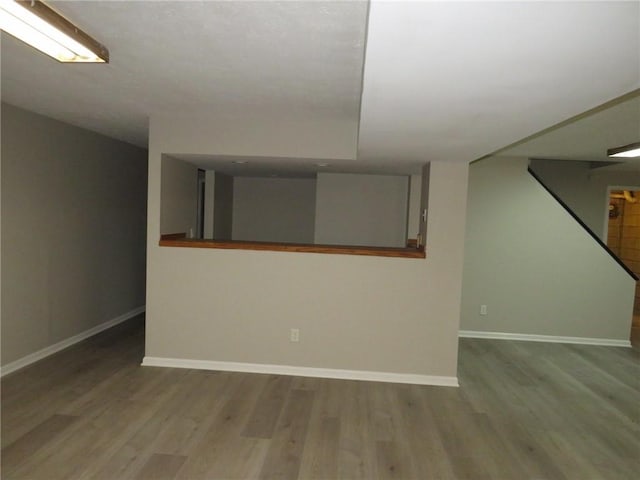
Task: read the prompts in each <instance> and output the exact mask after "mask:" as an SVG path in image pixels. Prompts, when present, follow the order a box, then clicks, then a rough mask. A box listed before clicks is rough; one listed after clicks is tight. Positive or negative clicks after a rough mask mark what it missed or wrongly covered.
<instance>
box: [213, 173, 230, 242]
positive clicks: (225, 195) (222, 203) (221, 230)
mask: <svg viewBox="0 0 640 480" xmlns="http://www.w3.org/2000/svg"><path fill="white" fill-rule="evenodd" d="M215 175H216V178H215V194H214V198H215V200H214V207H213V212H214V213H213V238H215V239H216V240H231V238H232V235H233V233H232V232H233V183H234V181H233V177H231V176H229V175H225V174H223V173H220V172H216V174H215Z"/></svg>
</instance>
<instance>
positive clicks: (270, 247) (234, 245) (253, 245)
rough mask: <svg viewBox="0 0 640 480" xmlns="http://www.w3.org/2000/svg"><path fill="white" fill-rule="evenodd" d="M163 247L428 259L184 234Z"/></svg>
mask: <svg viewBox="0 0 640 480" xmlns="http://www.w3.org/2000/svg"><path fill="white" fill-rule="evenodd" d="M159 245H160V246H161V247H183V248H185V247H186V248H221V249H227V250H262V251H270V252H303V253H332V254H339V255H368V256H372V257H396V258H425V257H426V254H425V250H424V247H420V248H411V247H407V248H393V247H358V246H353V247H352V246H348V245H344V246H343V245H339V246H338V245H310V244H300V243H271V242H244V241H238V240H203V239H199V238H186V235H185V234H184V233H170V234H164V235H161V236H160V242H159Z"/></svg>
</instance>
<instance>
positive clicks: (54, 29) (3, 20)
mask: <svg viewBox="0 0 640 480" xmlns="http://www.w3.org/2000/svg"><path fill="white" fill-rule="evenodd" d="M0 30H3V31H5V32H7V33H8V34H10V35H13V36H14V37H16V38H17V39H19V40H22V41H23V42H25V43H27V44H29V45H31V46H32V47H34V48H36V49H38V50H40V51H41V52H42V53H45V54H47V55H49V56H50V57H53V58H55V59H56V60H58V61H59V62H64V63H109V50H107V48H106V47H105V46H104V45H102V44H100V43H98V42H97V41H96V40H95V39H93V38H92V37H90V36H89V35H88V34H86V33H85V32H83V31H82V30H80V29H79V28H78V27H76V26H75V25H74V24H73V23H71V22H70V21H69V20H67V19H66V18H64V17H63V16H62V15H60V14H59V13H58V12H56V11H55V10H52V9H51V8H50V7H48V6H47V5H45V4H44V3H43V2H41V1H40V0H27V1H25V0H15V1H14V0H0Z"/></svg>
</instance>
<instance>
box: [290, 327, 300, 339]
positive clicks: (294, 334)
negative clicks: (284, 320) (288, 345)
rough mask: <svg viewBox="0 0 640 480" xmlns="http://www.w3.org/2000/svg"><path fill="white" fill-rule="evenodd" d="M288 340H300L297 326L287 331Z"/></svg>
mask: <svg viewBox="0 0 640 480" xmlns="http://www.w3.org/2000/svg"><path fill="white" fill-rule="evenodd" d="M289 341H291V342H299V341H300V330H299V329H297V328H292V329H291V331H290V332H289Z"/></svg>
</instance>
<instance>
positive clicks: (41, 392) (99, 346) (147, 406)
mask: <svg viewBox="0 0 640 480" xmlns="http://www.w3.org/2000/svg"><path fill="white" fill-rule="evenodd" d="M143 349H144V325H143V318H139V319H137V320H132V321H130V322H126V323H125V324H122V325H119V326H117V327H116V328H114V329H111V330H108V331H105V332H103V333H101V334H99V335H97V336H95V337H93V338H91V339H89V340H87V341H85V342H82V343H80V344H78V345H75V346H74V347H71V348H69V349H67V350H65V351H62V352H60V353H58V354H56V355H54V356H52V357H49V358H48V359H45V360H43V361H41V362H38V363H37V364H34V365H32V366H30V367H28V368H25V369H23V370H22V371H19V372H16V373H14V374H11V375H9V376H7V377H6V378H3V379H2V412H1V413H2V447H3V448H2V451H1V452H2V459H1V460H2V478H3V479H29V480H56V479H65V480H74V479H92V480H114V479H117V480H136V479H151V478H153V479H171V480H178V479H184V480H198V479H200V480H231V479H238V480H244V479H292V480H334V479H335V480H337V479H345V480H346V479H348V480H360V479H362V480H365V479H366V480H371V479H403V480H413V479H415V480H463V479H464V480H481V479H491V480H494V479H495V480H522V479H549V480H565V479H566V480H600V479H603V480H631V479H633V480H635V479H636V478H637V476H638V472H639V471H640V354H639V352H640V350H639V349H638V347H637V346H636V347H635V348H633V349H628V348H609V347H592V346H584V345H560V344H544V343H527V342H511V341H500V340H474V339H462V340H461V341H460V349H459V380H460V385H461V386H460V388H448V387H429V386H418V385H398V384H388V383H375V382H357V381H343V380H329V379H320V378H302V377H288V376H278V375H257V374H245V373H232V372H206V371H199V370H187V369H165V368H153V367H141V366H140V361H141V359H142V356H143V354H144V352H143Z"/></svg>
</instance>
